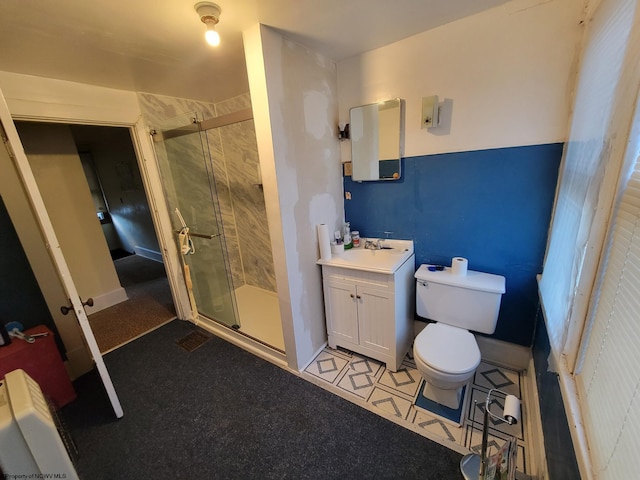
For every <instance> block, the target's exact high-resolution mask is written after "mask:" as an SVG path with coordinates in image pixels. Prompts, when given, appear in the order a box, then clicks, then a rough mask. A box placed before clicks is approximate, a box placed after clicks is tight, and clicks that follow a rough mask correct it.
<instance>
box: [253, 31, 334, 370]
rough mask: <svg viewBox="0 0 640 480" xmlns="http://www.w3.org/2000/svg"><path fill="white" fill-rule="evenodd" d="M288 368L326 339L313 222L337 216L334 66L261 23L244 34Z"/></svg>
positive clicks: (300, 364) (299, 365) (297, 364)
mask: <svg viewBox="0 0 640 480" xmlns="http://www.w3.org/2000/svg"><path fill="white" fill-rule="evenodd" d="M243 38H244V45H245V54H246V60H247V69H248V73H249V85H250V90H251V100H252V107H253V113H254V123H255V127H256V135H257V140H258V151H259V154H260V166H261V171H262V181H263V184H264V194H265V201H266V206H267V216H268V219H269V233H270V235H271V241H272V249H273V257H274V264H275V270H276V282H277V286H278V297H279V301H280V311H281V314H282V323H283V331H284V336H285V349H286V352H287V361H288V363H289V366H290V367H291V368H294V369H300V368H303V367H304V366H306V364H308V362H310V361H311V360H312V359H313V356H314V355H315V354H316V353H317V352H318V350H319V349H320V348H321V347H322V346H323V345H324V343H325V342H326V327H325V320H324V303H323V298H322V280H321V274H320V267H319V266H318V265H316V260H317V259H318V258H319V254H318V242H317V236H316V225H317V224H319V223H326V224H328V225H329V226H330V228H337V227H338V226H339V225H340V224H341V223H342V220H343V201H342V178H341V169H340V160H339V147H338V141H337V136H336V127H337V124H338V118H337V85H336V68H335V64H334V63H333V62H332V61H330V60H328V59H326V58H325V57H323V56H321V55H319V54H317V53H314V52H312V51H310V50H308V49H306V48H304V47H302V46H300V45H298V44H296V43H294V42H291V41H289V40H287V39H286V38H284V37H283V36H282V35H280V34H279V33H277V32H275V31H274V30H271V29H270V28H268V27H265V26H263V25H255V26H253V27H251V28H250V29H247V30H246V31H245V32H243Z"/></svg>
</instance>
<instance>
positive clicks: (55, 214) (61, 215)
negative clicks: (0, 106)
mask: <svg viewBox="0 0 640 480" xmlns="http://www.w3.org/2000/svg"><path fill="white" fill-rule="evenodd" d="M17 129H18V133H19V135H20V140H21V141H22V145H23V146H24V150H25V153H26V154H27V158H28V159H29V164H30V165H31V169H32V170H33V175H34V177H35V179H36V182H37V184H38V189H39V190H40V194H41V195H42V199H43V200H44V203H45V206H46V208H47V213H48V214H49V218H50V219H51V223H52V224H53V228H54V230H55V232H56V237H57V238H58V241H59V242H60V247H61V248H62V253H63V255H64V257H65V260H66V261H67V264H68V266H69V270H70V271H71V275H72V276H73V281H74V283H75V284H76V287H77V289H78V293H79V294H80V298H82V300H87V299H88V298H93V300H94V302H95V305H94V307H93V308H91V307H87V313H91V312H92V311H93V312H95V311H99V310H102V309H103V308H106V307H109V306H111V305H115V304H116V303H120V302H123V301H125V300H126V299H127V294H126V293H125V291H124V288H122V287H121V286H120V281H119V279H118V275H117V274H116V270H115V267H114V266H113V261H112V260H111V255H110V254H109V248H108V247H107V242H106V240H105V237H104V234H103V233H102V227H101V226H100V221H99V220H98V217H97V216H96V211H95V207H94V204H93V199H92V198H91V192H90V190H89V185H88V183H87V180H86V177H85V174H84V170H83V168H82V164H81V162H80V156H79V155H78V152H77V150H76V145H75V143H74V140H73V136H72V135H71V130H70V129H69V126H68V125H60V124H44V123H34V122H20V123H19V124H18V125H17Z"/></svg>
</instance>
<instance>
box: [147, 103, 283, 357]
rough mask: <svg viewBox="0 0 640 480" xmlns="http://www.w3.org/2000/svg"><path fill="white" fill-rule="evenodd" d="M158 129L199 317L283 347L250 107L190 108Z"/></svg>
mask: <svg viewBox="0 0 640 480" xmlns="http://www.w3.org/2000/svg"><path fill="white" fill-rule="evenodd" d="M153 132H154V134H153V139H154V145H155V149H156V156H157V159H158V167H159V170H160V174H161V177H162V182H163V189H164V194H165V198H166V201H167V205H168V207H169V211H170V214H171V221H172V226H173V233H174V236H175V240H176V242H177V244H178V250H179V251H180V252H181V261H182V266H183V269H184V277H185V281H186V286H187V290H188V292H189V297H190V303H191V309H192V312H193V314H194V318H197V319H199V320H201V321H209V322H216V323H218V324H220V325H224V326H226V327H228V328H231V329H234V330H236V331H238V332H239V333H240V334H243V335H246V336H248V337H250V338H252V339H253V340H256V341H258V342H260V343H262V344H265V345H268V346H269V347H271V348H274V349H276V350H279V351H281V352H284V340H283V336H282V326H281V321H280V312H279V308H278V299H277V294H276V283H275V273H274V266H273V259H272V255H271V242H270V238H269V232H268V225H267V220H266V218H267V217H266V209H265V202H264V195H263V191H262V180H261V175H260V164H259V159H258V151H257V142H256V138H255V129H254V126H253V119H252V116H251V111H250V110H241V111H238V112H235V113H232V114H227V115H222V116H218V117H215V118H210V119H204V118H202V114H200V113H198V112H193V113H188V114H184V115H180V116H179V117H175V118H172V119H171V120H167V121H164V122H163V123H162V124H158V125H155V126H154V130H153Z"/></svg>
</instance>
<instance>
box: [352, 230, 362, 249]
mask: <svg viewBox="0 0 640 480" xmlns="http://www.w3.org/2000/svg"><path fill="white" fill-rule="evenodd" d="M351 241H352V242H353V248H358V247H359V246H360V232H359V231H358V230H354V231H353V232H351Z"/></svg>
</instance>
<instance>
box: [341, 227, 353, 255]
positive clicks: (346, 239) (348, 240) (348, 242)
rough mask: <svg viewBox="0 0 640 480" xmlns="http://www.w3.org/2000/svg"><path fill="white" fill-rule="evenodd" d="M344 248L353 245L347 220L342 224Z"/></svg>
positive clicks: (346, 248)
mask: <svg viewBox="0 0 640 480" xmlns="http://www.w3.org/2000/svg"><path fill="white" fill-rule="evenodd" d="M343 238H344V249H345V250H348V249H350V248H352V247H353V240H352V239H351V226H350V225H349V222H346V223H345V224H344V235H343Z"/></svg>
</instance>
